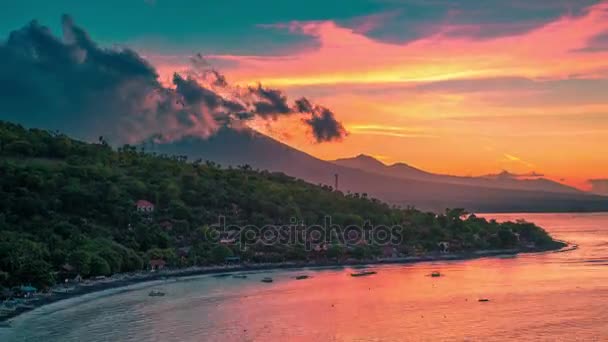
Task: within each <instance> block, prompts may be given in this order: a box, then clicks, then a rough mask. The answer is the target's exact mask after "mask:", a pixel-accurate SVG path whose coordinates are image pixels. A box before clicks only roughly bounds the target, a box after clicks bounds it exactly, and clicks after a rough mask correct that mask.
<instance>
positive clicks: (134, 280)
mask: <svg viewBox="0 0 608 342" xmlns="http://www.w3.org/2000/svg"><path fill="white" fill-rule="evenodd" d="M556 241H558V242H562V243H564V244H565V246H563V247H561V248H559V249H539V248H529V249H496V250H481V251H475V252H467V253H449V254H429V255H423V256H409V257H399V258H383V259H371V260H346V261H326V262H324V261H314V262H283V263H267V264H239V265H233V266H230V265H223V266H196V267H190V268H183V269H172V270H164V271H160V272H139V273H135V274H115V275H113V276H112V277H108V278H106V279H103V280H93V281H90V282H88V283H83V284H82V285H76V286H74V289H73V290H71V291H69V292H63V293H59V292H51V293H49V294H42V295H37V296H36V297H34V298H32V299H29V300H27V302H26V303H25V304H26V306H19V307H17V308H15V310H14V311H12V312H9V313H7V314H5V315H2V316H0V323H8V324H9V327H10V320H12V319H14V318H16V317H18V316H19V315H21V314H23V313H26V312H29V311H32V310H35V309H37V308H39V307H42V306H45V305H48V304H51V303H55V302H58V301H62V300H65V299H70V298H75V297H79V296H82V295H86V294H89V293H94V292H100V291H104V290H109V289H115V288H121V287H126V286H130V285H135V284H139V283H146V282H152V281H156V280H164V279H167V278H181V277H191V276H198V275H206V274H220V273H232V272H246V271H263V270H283V269H302V268H323V267H344V266H364V265H388V264H395V265H398V264H412V263H422V262H433V261H465V260H473V259H480V258H485V257H496V256H502V255H505V256H515V255H518V254H531V253H546V252H551V253H556V252H567V251H571V250H574V249H576V248H578V246H577V245H576V244H571V243H568V242H566V241H559V240H556ZM59 288H60V287H58V286H56V287H55V289H59Z"/></svg>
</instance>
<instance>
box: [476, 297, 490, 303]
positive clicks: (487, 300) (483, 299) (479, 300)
mask: <svg viewBox="0 0 608 342" xmlns="http://www.w3.org/2000/svg"><path fill="white" fill-rule="evenodd" d="M477 301H478V302H489V301H490V300H489V299H488V298H480V299H478V300H477Z"/></svg>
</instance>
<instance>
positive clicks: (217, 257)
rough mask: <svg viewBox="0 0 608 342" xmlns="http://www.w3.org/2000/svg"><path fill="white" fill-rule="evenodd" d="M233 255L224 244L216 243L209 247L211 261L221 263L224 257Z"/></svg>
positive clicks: (224, 259)
mask: <svg viewBox="0 0 608 342" xmlns="http://www.w3.org/2000/svg"><path fill="white" fill-rule="evenodd" d="M231 256H233V253H232V250H231V249H230V248H228V247H226V246H224V245H217V246H215V247H213V248H212V249H211V261H212V262H214V263H216V264H221V263H224V262H225V261H226V258H228V257H231Z"/></svg>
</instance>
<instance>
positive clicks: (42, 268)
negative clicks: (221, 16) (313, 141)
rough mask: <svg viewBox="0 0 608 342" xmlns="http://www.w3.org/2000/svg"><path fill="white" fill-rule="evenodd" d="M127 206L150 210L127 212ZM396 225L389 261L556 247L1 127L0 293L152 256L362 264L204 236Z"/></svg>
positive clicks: (521, 226) (370, 247)
mask: <svg viewBox="0 0 608 342" xmlns="http://www.w3.org/2000/svg"><path fill="white" fill-rule="evenodd" d="M138 201H148V202H150V203H151V204H154V206H155V207H154V208H155V209H154V211H153V212H151V213H141V212H138V211H137V210H136V203H137V202H138ZM326 215H331V217H332V220H333V221H332V222H333V223H334V224H338V225H343V226H344V225H349V224H359V225H362V224H363V222H364V221H365V220H369V221H370V222H371V223H372V224H374V225H380V224H382V225H401V226H402V227H403V228H402V231H401V232H400V234H402V236H403V237H404V239H403V241H402V242H401V243H399V244H398V245H396V246H394V252H395V253H398V254H400V255H407V254H414V253H416V254H420V253H426V252H432V251H437V250H438V248H439V247H438V243H439V242H441V241H449V242H450V246H451V247H450V248H451V249H452V250H454V251H457V250H458V251H459V250H478V249H487V248H512V247H521V246H523V245H524V244H525V245H527V246H530V245H535V246H536V247H539V248H552V247H555V244H554V242H553V241H552V240H551V238H550V237H549V236H548V235H547V234H546V233H545V232H544V231H543V230H542V229H540V228H538V227H536V226H534V225H533V224H527V223H507V224H498V223H496V222H487V221H486V220H484V219H480V218H477V217H475V216H474V215H470V216H469V215H463V212H462V211H461V210H448V211H446V213H445V214H441V215H435V214H432V213H422V212H419V211H417V210H414V209H411V208H409V209H398V208H392V207H390V206H388V205H387V204H384V203H382V202H380V201H377V200H374V199H370V198H367V196H366V195H365V194H361V195H359V194H342V193H340V192H337V191H333V189H331V188H329V187H320V186H316V185H312V184H309V183H306V182H304V181H301V180H297V179H294V178H292V177H289V176H286V175H284V174H279V173H269V172H266V171H256V170H251V169H250V168H249V167H247V166H244V167H240V168H234V169H222V168H220V167H219V166H217V165H215V164H213V163H206V162H202V161H187V160H186V158H184V157H171V156H158V155H153V154H148V153H145V152H144V151H140V150H137V149H136V148H134V147H130V146H124V147H121V148H118V149H112V148H111V147H110V146H108V145H107V144H106V143H105V142H104V140H103V138H100V141H99V143H95V144H90V143H84V142H80V141H76V140H73V139H70V138H69V137H67V136H65V135H61V134H57V133H52V132H47V131H44V130H39V129H25V128H23V127H21V126H19V125H15V124H11V123H7V122H1V121H0V285H2V286H7V287H9V286H16V285H21V284H28V283H31V284H33V285H36V286H41V287H44V286H47V285H50V284H52V283H54V282H55V281H56V280H59V278H60V277H62V276H63V273H64V272H73V273H78V274H81V275H82V276H84V277H88V276H98V275H108V274H112V273H116V272H129V271H137V270H142V269H145V268H146V267H148V262H149V260H151V259H162V260H164V261H166V262H167V264H168V265H169V266H172V267H179V266H188V265H206V264H214V263H216V264H217V263H223V262H224V259H225V257H226V256H230V255H239V256H240V257H241V258H242V260H244V261H249V262H257V261H284V260H305V259H308V260H310V259H315V258H325V260H327V259H332V260H338V259H341V258H372V257H375V256H377V255H380V253H382V252H381V248H380V247H379V246H377V245H375V244H374V243H373V242H372V241H370V242H366V243H359V244H357V246H355V247H354V248H350V247H351V246H345V245H344V244H340V243H339V242H334V243H332V244H331V245H330V248H328V249H326V250H322V251H318V250H317V251H308V250H307V249H304V248H303V246H302V245H295V244H277V245H273V246H267V245H253V246H251V248H248V249H246V250H245V249H242V248H237V246H233V245H222V244H218V243H215V242H213V241H211V240H210V238H209V236H210V230H212V229H213V228H210V227H209V226H211V225H213V224H215V223H216V222H218V217H220V216H224V217H226V220H227V222H228V223H230V224H240V225H245V224H249V225H257V226H263V225H265V224H288V223H290V222H292V221H290V219H291V218H292V217H293V218H296V221H297V222H305V223H306V224H307V225H311V224H322V223H323V222H324V217H325V216H326Z"/></svg>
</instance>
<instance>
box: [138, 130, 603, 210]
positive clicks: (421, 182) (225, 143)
mask: <svg viewBox="0 0 608 342" xmlns="http://www.w3.org/2000/svg"><path fill="white" fill-rule="evenodd" d="M145 147H146V149H148V150H152V151H156V152H159V153H167V154H174V155H185V156H188V157H189V158H191V159H197V158H201V159H203V160H212V161H214V162H217V163H220V164H222V165H224V166H228V165H232V166H236V165H242V164H248V165H250V166H252V167H253V168H256V169H260V170H270V171H280V172H284V173H286V174H288V175H290V176H293V177H297V178H301V179H304V180H306V181H308V182H311V183H314V184H324V185H328V186H333V185H334V175H335V174H338V175H339V186H338V187H339V189H340V190H341V191H343V192H351V193H367V194H368V195H370V196H373V197H376V198H378V199H381V200H383V201H386V202H389V203H391V204H396V205H400V206H415V207H417V208H420V209H423V210H433V211H443V210H444V209H445V208H455V207H458V208H466V209H467V210H470V211H477V212H529V211H537V212H560V211H598V210H608V197H602V196H594V195H589V194H586V193H582V192H579V191H576V190H574V191H572V192H570V191H563V192H554V191H544V190H539V189H538V188H534V187H531V188H529V189H528V188H527V186H528V185H530V184H533V183H530V182H524V181H516V182H515V184H516V185H517V188H515V189H513V188H510V187H508V186H505V187H499V186H496V184H497V182H496V181H493V180H484V183H482V184H480V183H479V182H477V181H476V182H473V184H468V183H467V182H462V181H449V180H448V181H446V180H443V179H439V180H437V179H436V177H435V176H434V175H432V174H430V173H426V172H424V171H421V170H416V169H414V170H416V171H415V172H416V174H417V175H418V176H417V177H402V176H401V171H402V170H403V166H402V165H396V166H395V168H396V170H390V173H388V172H384V171H383V170H384V167H382V165H378V163H376V167H377V168H382V170H374V169H371V170H370V169H365V170H362V169H359V168H358V167H352V165H349V166H346V165H338V164H336V163H332V162H327V161H324V160H320V159H317V158H315V157H313V156H311V155H309V154H306V153H304V152H302V151H299V150H296V149H294V148H292V147H289V146H287V145H285V144H283V143H281V142H279V141H276V140H274V139H272V138H270V137H268V136H265V135H263V134H260V133H257V132H255V131H252V130H248V129H243V130H239V131H236V130H232V129H228V128H223V129H222V130H220V131H219V132H218V133H217V134H216V135H214V136H212V137H210V138H208V139H200V138H197V137H187V138H184V139H182V140H179V141H176V142H172V143H168V144H160V145H154V144H146V145H145ZM411 169H413V168H410V170H411ZM412 172H413V171H412ZM412 172H410V173H409V174H411V173H412ZM447 177H448V178H449V177H450V176H447ZM456 178H457V179H458V180H461V179H460V178H458V177H456ZM461 178H462V177H461Z"/></svg>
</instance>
